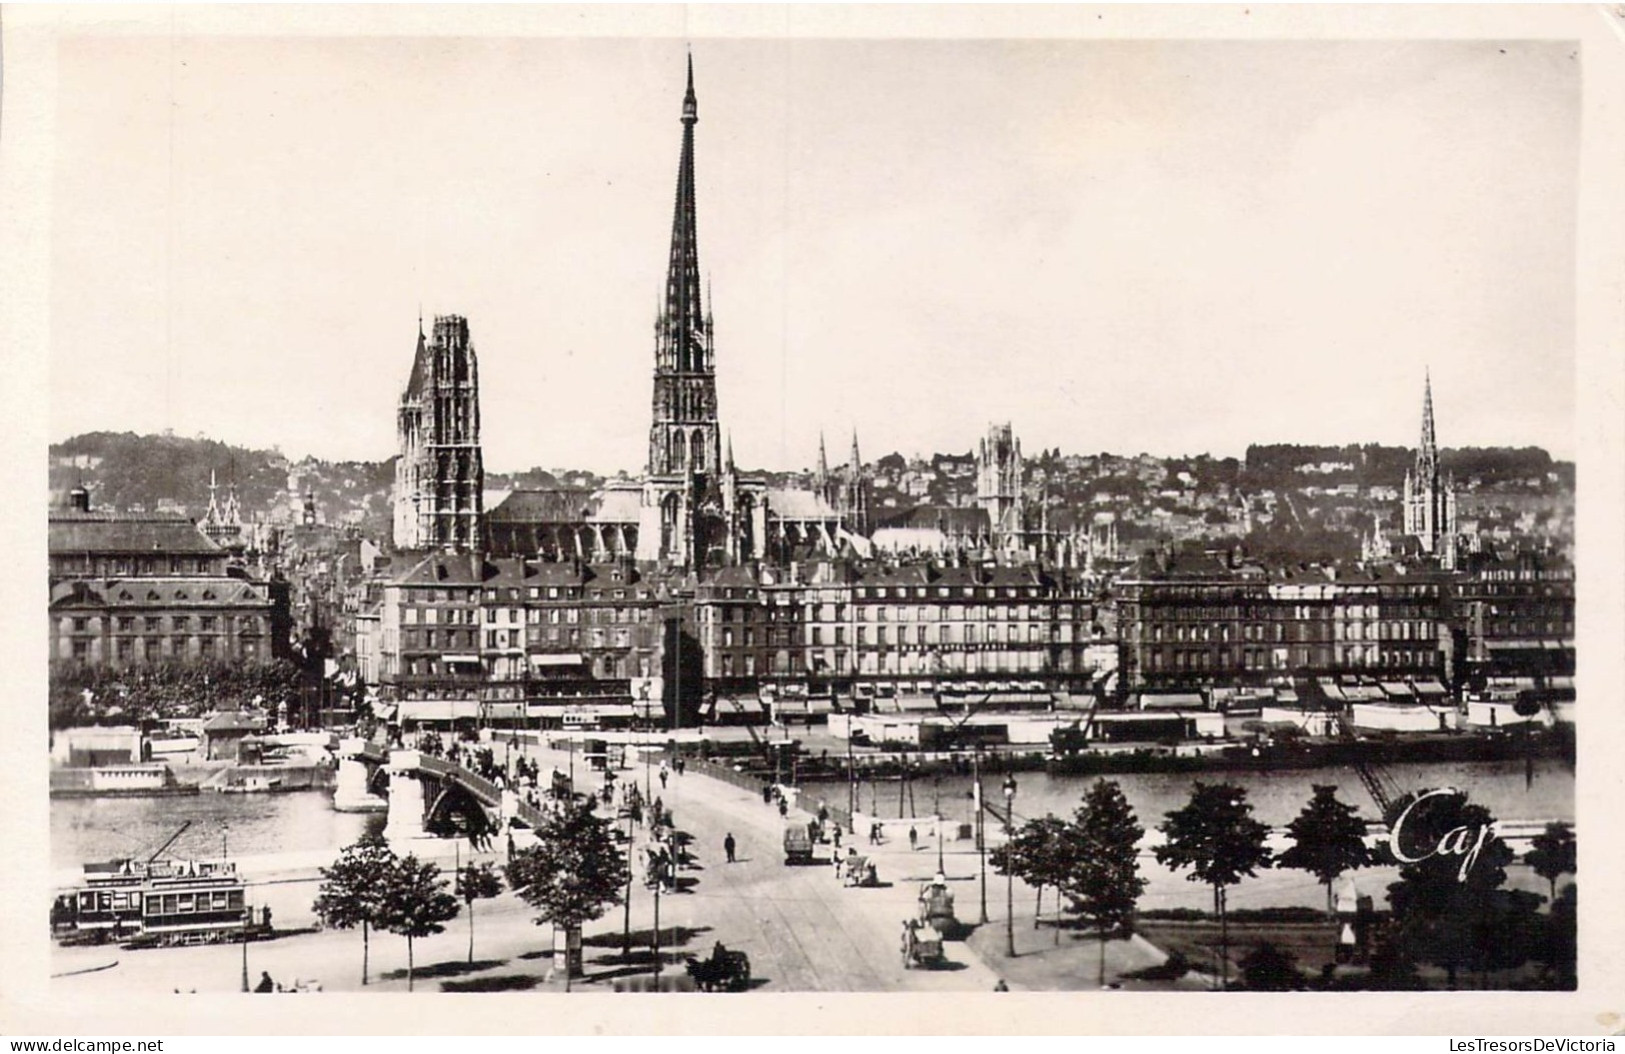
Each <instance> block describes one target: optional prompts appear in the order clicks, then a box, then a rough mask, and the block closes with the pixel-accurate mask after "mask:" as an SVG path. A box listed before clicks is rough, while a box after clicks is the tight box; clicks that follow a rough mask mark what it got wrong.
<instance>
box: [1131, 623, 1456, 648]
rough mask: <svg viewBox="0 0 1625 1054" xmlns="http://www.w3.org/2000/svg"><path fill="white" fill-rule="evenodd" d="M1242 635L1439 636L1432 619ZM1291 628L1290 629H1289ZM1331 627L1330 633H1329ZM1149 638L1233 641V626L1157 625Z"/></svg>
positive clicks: (1278, 628)
mask: <svg viewBox="0 0 1625 1054" xmlns="http://www.w3.org/2000/svg"><path fill="white" fill-rule="evenodd" d="M1241 629H1242V634H1241V637H1242V639H1243V640H1250V641H1276V642H1285V641H1304V640H1431V639H1433V638H1434V637H1435V636H1436V635H1437V632H1438V631H1437V628H1436V625H1435V624H1434V623H1432V622H1380V623H1377V624H1376V625H1372V626H1367V625H1364V624H1363V623H1358V622H1356V623H1351V624H1344V623H1341V622H1338V623H1332V624H1330V625H1328V624H1325V623H1322V624H1320V629H1319V632H1314V630H1315V629H1316V626H1315V625H1314V624H1307V625H1306V624H1303V623H1296V624H1293V625H1291V626H1290V627H1289V626H1288V625H1287V624H1286V623H1281V622H1276V623H1271V624H1270V625H1267V626H1257V625H1249V626H1243V627H1242V628H1241ZM1289 630H1290V632H1289ZM1328 630H1330V632H1328ZM1148 636H1149V639H1150V641H1151V643H1153V644H1160V643H1162V642H1163V641H1170V642H1176V643H1183V642H1186V641H1191V642H1196V641H1205V642H1218V643H1221V644H1223V643H1228V642H1229V640H1230V636H1231V634H1230V627H1229V626H1228V625H1224V624H1220V625H1217V626H1213V625H1201V624H1189V625H1187V624H1184V623H1176V624H1174V625H1172V626H1163V625H1160V624H1154V625H1152V626H1151V627H1150V633H1149V635H1148Z"/></svg>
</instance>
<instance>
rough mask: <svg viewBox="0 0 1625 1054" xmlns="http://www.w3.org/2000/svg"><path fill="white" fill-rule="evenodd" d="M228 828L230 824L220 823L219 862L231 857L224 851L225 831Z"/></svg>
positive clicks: (229, 828)
mask: <svg viewBox="0 0 1625 1054" xmlns="http://www.w3.org/2000/svg"><path fill="white" fill-rule="evenodd" d="M229 830H231V824H229V823H223V824H221V825H220V862H221V863H225V862H226V861H227V860H230V859H231V854H230V853H228V852H226V832H227V831H229Z"/></svg>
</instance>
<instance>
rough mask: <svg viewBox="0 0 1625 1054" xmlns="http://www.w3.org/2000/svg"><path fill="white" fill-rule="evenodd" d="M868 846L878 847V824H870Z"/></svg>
mask: <svg viewBox="0 0 1625 1054" xmlns="http://www.w3.org/2000/svg"><path fill="white" fill-rule="evenodd" d="M869 844H870V845H879V844H880V824H879V823H871V824H870V825H869Z"/></svg>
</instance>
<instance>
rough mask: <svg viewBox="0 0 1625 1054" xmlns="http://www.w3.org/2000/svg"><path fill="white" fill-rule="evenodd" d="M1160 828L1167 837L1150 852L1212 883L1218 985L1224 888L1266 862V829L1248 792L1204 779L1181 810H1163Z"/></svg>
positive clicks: (1225, 960) (1225, 965)
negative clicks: (1255, 814) (1216, 915)
mask: <svg viewBox="0 0 1625 1054" xmlns="http://www.w3.org/2000/svg"><path fill="white" fill-rule="evenodd" d="M1167 816H1168V818H1167V820H1165V821H1164V822H1163V823H1162V824H1161V825H1160V826H1159V827H1158V830H1160V831H1161V832H1162V833H1163V835H1164V836H1165V837H1166V839H1167V841H1166V842H1165V843H1164V844H1162V845H1159V846H1157V847H1156V849H1155V850H1153V851H1154V852H1155V853H1156V857H1157V861H1158V862H1159V863H1161V864H1163V865H1164V866H1165V867H1168V868H1171V869H1172V870H1174V871H1179V870H1181V869H1183V868H1186V867H1188V868H1190V869H1191V873H1190V874H1189V875H1187V876H1186V877H1187V878H1188V879H1189V880H1190V881H1192V882H1205V883H1207V884H1208V885H1210V886H1212V887H1213V902H1214V905H1215V906H1216V907H1217V909H1218V912H1219V985H1220V987H1227V986H1228V984H1229V979H1230V960H1229V955H1230V928H1229V920H1228V917H1227V915H1226V911H1225V908H1226V906H1227V905H1226V899H1227V891H1228V890H1229V888H1230V887H1231V886H1233V885H1236V884H1237V883H1239V882H1240V881H1241V880H1242V879H1243V878H1251V877H1252V876H1253V875H1254V874H1255V873H1256V871H1257V869H1258V868H1261V867H1269V866H1270V851H1269V849H1267V848H1266V847H1265V845H1264V839H1265V838H1266V837H1267V836H1268V835H1269V828H1268V827H1267V826H1265V825H1264V824H1263V823H1260V822H1259V821H1258V820H1255V819H1253V807H1252V806H1251V805H1249V804H1247V791H1246V790H1245V789H1244V788H1242V787H1238V786H1235V785H1234V784H1230V783H1211V784H1210V783H1202V782H1200V781H1198V782H1197V783H1196V785H1195V787H1194V788H1193V789H1192V791H1191V800H1190V801H1189V802H1188V803H1187V804H1186V805H1185V807H1184V808H1181V809H1175V810H1174V811H1172V812H1170V813H1168V814H1167Z"/></svg>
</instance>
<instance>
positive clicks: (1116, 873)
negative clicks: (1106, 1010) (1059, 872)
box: [1060, 780, 1146, 987]
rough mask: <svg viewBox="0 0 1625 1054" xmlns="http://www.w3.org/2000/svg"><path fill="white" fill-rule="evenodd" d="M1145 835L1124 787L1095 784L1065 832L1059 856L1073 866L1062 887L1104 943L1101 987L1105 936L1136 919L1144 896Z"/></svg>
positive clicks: (1103, 945) (1103, 958)
mask: <svg viewBox="0 0 1625 1054" xmlns="http://www.w3.org/2000/svg"><path fill="white" fill-rule="evenodd" d="M1144 834H1145V828H1144V827H1141V826H1140V823H1139V820H1138V818H1136V817H1135V815H1134V810H1133V809H1132V808H1130V807H1129V803H1128V799H1127V798H1125V797H1123V789H1122V788H1121V787H1119V786H1118V785H1117V783H1116V782H1115V781H1112V780H1096V781H1095V784H1094V786H1092V787H1090V788H1089V791H1088V793H1086V794H1085V795H1084V797H1083V804H1081V805H1079V806H1078V810H1077V812H1076V813H1075V814H1074V815H1073V820H1072V823H1071V824H1070V825H1069V826H1068V829H1067V831H1066V833H1065V841H1064V849H1063V852H1062V853H1061V854H1060V855H1061V856H1063V857H1064V858H1066V859H1067V861H1068V862H1069V863H1070V865H1071V866H1070V874H1069V875H1068V876H1067V877H1066V878H1065V879H1064V884H1063V886H1062V889H1063V891H1064V892H1065V893H1066V896H1067V899H1068V900H1069V901H1071V904H1072V910H1073V911H1075V912H1077V913H1078V915H1079V916H1081V917H1082V919H1083V920H1084V922H1085V923H1087V924H1089V925H1090V926H1093V927H1094V930H1095V936H1096V938H1097V939H1098V941H1099V944H1100V964H1099V983H1100V985H1101V986H1102V987H1104V986H1105V984H1106V938H1107V936H1108V935H1109V934H1110V933H1111V931H1112V930H1114V929H1116V928H1118V927H1120V926H1122V925H1124V924H1125V923H1127V922H1128V921H1129V919H1130V918H1132V917H1133V915H1134V906H1135V904H1136V903H1138V901H1139V899H1140V894H1141V893H1144V892H1145V886H1146V880H1145V879H1144V878H1142V877H1140V861H1139V855H1138V854H1139V850H1138V846H1139V842H1140V838H1141V837H1142V836H1143V835H1144Z"/></svg>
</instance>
